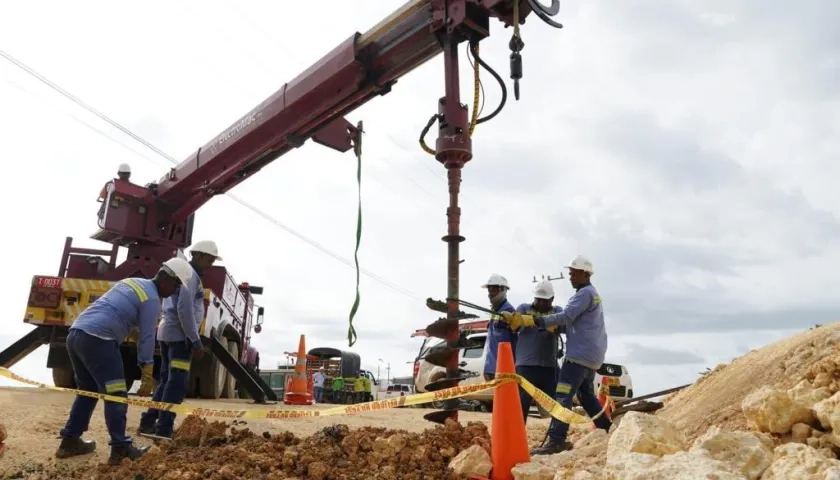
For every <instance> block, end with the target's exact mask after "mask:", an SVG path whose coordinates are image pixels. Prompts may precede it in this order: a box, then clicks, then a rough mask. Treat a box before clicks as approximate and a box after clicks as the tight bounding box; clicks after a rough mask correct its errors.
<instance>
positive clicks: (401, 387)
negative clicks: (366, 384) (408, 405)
mask: <svg viewBox="0 0 840 480" xmlns="http://www.w3.org/2000/svg"><path fill="white" fill-rule="evenodd" d="M413 394H414V385H409V384H406V383H398V384H395V385H388V388H386V389H385V391H384V392H379V398H377V400H388V399H391V398H398V397H406V396H408V395H413Z"/></svg>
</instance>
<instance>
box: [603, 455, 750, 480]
mask: <svg viewBox="0 0 840 480" xmlns="http://www.w3.org/2000/svg"><path fill="white" fill-rule="evenodd" d="M642 455H643V454H635V455H634V454H629V455H626V456H625V459H626V462H625V464H624V465H622V466H621V467H619V466H618V464H612V465H609V464H608V465H607V467H606V468H605V469H604V479H605V480H700V479H708V480H744V476H743V475H740V474H738V473H735V472H734V471H733V470H732V468H731V467H730V466H729V465H727V464H726V463H724V462H721V461H719V460H715V459H713V458H711V457H709V456H708V455H707V454H705V453H704V452H701V451H697V452H678V453H675V454H672V455H665V456H664V457H662V458H657V457H655V456H653V455H647V456H642ZM645 457H650V458H645ZM649 462H652V463H649Z"/></svg>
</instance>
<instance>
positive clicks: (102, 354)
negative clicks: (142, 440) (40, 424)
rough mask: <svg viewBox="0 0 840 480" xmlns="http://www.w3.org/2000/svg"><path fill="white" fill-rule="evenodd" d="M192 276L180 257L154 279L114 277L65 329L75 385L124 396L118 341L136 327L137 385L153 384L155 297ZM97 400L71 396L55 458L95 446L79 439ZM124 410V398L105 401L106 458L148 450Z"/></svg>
mask: <svg viewBox="0 0 840 480" xmlns="http://www.w3.org/2000/svg"><path fill="white" fill-rule="evenodd" d="M192 275H193V270H192V268H190V265H189V264H188V263H187V262H186V261H185V260H183V259H180V258H173V259H170V260H167V261H166V262H164V263H163V265H162V266H161V268H160V270H159V271H158V272H157V275H155V278H154V279H152V280H147V279H145V278H127V279H125V280H122V281H120V282H117V283H116V284H115V285H114V286H113V287H111V289H110V290H108V291H107V292H106V293H105V294H104V295H102V296H101V297H99V298H98V299H97V300H96V301H95V302H93V304H92V305H90V306H89V307H87V308H86V309H85V310H83V311H82V313H81V314H79V316H78V317H77V318H76V320H75V321H74V322H73V324H72V325H71V326H70V332H69V333H68V334H67V353H68V355H69V357H70V364H71V365H72V366H73V374H74V377H75V379H76V385H77V388H78V389H79V390H84V391H87V392H97V393H104V394H108V395H113V396H117V397H123V398H127V397H128V389H127V388H126V387H127V386H126V381H125V373H124V372H125V370H124V368H123V359H122V355H121V354H120V343H121V342H122V341H123V340H124V339H125V338H126V337H127V336H128V334H129V332H131V330H133V329H134V328H137V329H139V332H140V333H139V336H138V345H137V360H138V362H139V364H140V369H141V371H142V379H141V386H140V388H147V389H148V388H150V386H151V384H152V383H154V378H152V369H153V367H154V351H155V327H156V324H157V320H158V318H159V317H160V312H161V305H160V300H161V298H168V297H169V296H171V295H172V294H174V293H175V291H176V290H177V289H178V288H179V286H180V285H183V284H189V282H190V280H191V279H192ZM96 402H97V399H96V398H91V397H83V396H77V397H76V399H75V401H74V402H73V406H72V408H71V409H70V416H69V418H68V419H67V423H66V425H65V426H64V429H62V430H61V433H60V435H61V444H60V445H59V447H58V450H57V451H56V453H55V456H56V457H58V458H68V457H72V456H76V455H85V454H88V453H92V452H93V451H94V450H96V442H95V441H85V440H82V438H81V437H82V433H84V432H85V431H87V429H88V426H89V424H90V417H91V415H92V414H93V410H94V408H96ZM127 411H128V405H127V404H125V403H115V402H109V401H106V402H105V424H106V426H107V427H108V433H109V434H110V437H111V440H110V442H109V443H110V445H111V455H110V457H109V459H108V462H109V463H111V464H114V465H116V464H119V463H120V462H121V461H122V460H123V459H124V458H130V459H132V460H135V459H137V458H138V457H140V456H141V455H143V454H144V453H145V452H146V450H148V447H136V446H135V445H134V442H133V441H132V438H131V437H129V436H127V435H126V433H125V424H126V412H127Z"/></svg>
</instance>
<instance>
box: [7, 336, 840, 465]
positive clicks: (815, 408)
mask: <svg viewBox="0 0 840 480" xmlns="http://www.w3.org/2000/svg"><path fill="white" fill-rule="evenodd" d="M20 390H22V389H16V390H0V405H3V408H2V409H1V410H0V423H5V424H6V427H7V430H8V436H9V438H8V439H7V441H6V444H7V445H8V449H7V451H6V453H5V455H4V456H3V457H2V458H0V476H2V478H35V479H37V478H40V479H58V478H76V479H95V478H101V479H120V480H123V479H149V480H150V479H204V478H208V479H228V478H229V479H234V478H236V479H250V478H254V479H307V478H311V479H321V480H352V479H405V480H408V479H429V480H442V479H456V478H466V477H467V476H468V475H469V474H470V473H478V474H487V471H488V470H489V468H490V460H489V446H490V439H489V434H488V431H487V428H488V426H489V421H490V415H488V414H480V413H463V414H462V415H461V425H460V426H459V425H456V424H449V425H446V426H439V427H435V428H429V426H430V424H429V423H428V422H425V421H424V420H423V419H422V414H423V413H424V412H423V410H418V409H398V410H390V411H386V412H376V413H365V414H362V415H355V416H342V417H331V418H330V417H324V418H315V419H306V420H288V421H282V422H280V421H274V422H253V421H251V422H249V424H248V425H247V426H246V427H241V426H234V427H231V426H229V425H225V424H222V423H218V422H210V423H208V422H206V421H204V420H202V419H198V418H190V419H189V420H187V421H184V422H183V423H182V425H181V427H180V429H179V431H178V435H177V439H176V441H175V442H172V443H171V444H167V445H162V446H160V447H155V448H154V449H153V452H151V453H150V454H148V455H147V456H146V457H144V458H143V459H141V460H140V461H138V462H135V463H128V462H126V463H125V464H124V465H122V466H121V467H107V466H104V465H101V462H102V461H103V460H104V458H105V456H104V455H105V452H106V451H107V447H101V448H100V450H101V451H100V453H99V456H96V457H92V458H88V459H74V460H72V461H63V462H56V461H54V460H52V459H51V458H50V457H51V454H52V451H53V450H54V448H55V446H56V444H57V440H56V439H55V434H56V431H57V428H59V427H60V423H61V422H63V419H64V416H65V415H66V412H67V407H68V405H69V400H68V399H67V398H66V397H67V396H66V395H63V394H60V393H49V392H20ZM36 397H37V400H36ZM197 403H198V402H197ZM208 403H211V404H213V405H216V406H217V408H224V407H223V406H219V402H208ZM7 406H11V407H12V409H11V410H9V409H7ZM312 408H317V407H312ZM135 410H136V409H135ZM138 414H139V412H134V411H132V412H131V413H130V415H131V416H132V417H133V418H130V422H129V423H130V424H136V415H138ZM94 417H95V419H94V423H95V425H94V426H93V427H92V431H91V432H90V433H91V434H92V435H93V436H94V437H95V438H97V439H98V440H100V442H103V443H104V441H105V438H106V436H105V434H104V425H102V421H101V410H97V413H95V414H94ZM132 422H134V423H132ZM546 426H547V422H546V421H545V420H538V419H530V420H529V422H528V434H529V439H530V441H531V443H532V445H534V444H538V443H539V442H540V441H541V440H542V437H543V435H544V432H545V428H546ZM385 427H387V428H388V429H386V428H385ZM249 429H250V430H249ZM292 432H294V433H292ZM835 432H838V433H837V434H835ZM570 438H571V439H572V440H573V441H574V442H575V449H574V450H572V451H570V452H565V453H561V454H558V455H552V456H546V457H534V458H532V461H531V462H530V463H526V464H521V465H518V466H517V467H516V468H515V469H514V476H515V478H516V479H517V480H592V479H605V480H642V479H644V480H658V479H663V480H664V479H669V480H671V479H717V480H734V479H748V480H758V479H762V480H781V479H802V480H840V460H838V459H837V455H838V453H840V323H838V324H831V325H825V326H822V327H819V328H816V329H812V330H809V331H807V332H803V333H802V334H800V335H797V336H795V337H791V338H789V339H785V340H783V341H780V342H777V343H774V344H771V345H768V346H766V347H764V348H762V349H759V350H754V351H752V352H750V353H748V354H746V355H744V356H742V357H740V358H738V359H736V360H735V361H733V362H732V363H731V364H729V365H720V366H718V367H717V368H716V369H714V370H713V371H712V372H711V373H709V374H707V375H706V376H704V377H702V378H701V379H699V380H698V381H697V382H696V383H695V384H694V385H692V386H691V387H688V388H687V389H685V390H683V391H681V392H678V393H676V394H673V395H671V396H670V397H668V398H666V399H665V407H664V408H663V409H662V410H660V411H659V412H657V413H656V414H643V413H636V412H630V413H628V414H626V415H624V416H622V417H621V418H619V419H616V425H615V426H614V427H613V429H612V431H611V432H610V433H606V432H603V431H590V430H588V429H587V428H585V427H584V428H576V429H574V430H573V431H572V433H571V435H570ZM3 475H5V476H3Z"/></svg>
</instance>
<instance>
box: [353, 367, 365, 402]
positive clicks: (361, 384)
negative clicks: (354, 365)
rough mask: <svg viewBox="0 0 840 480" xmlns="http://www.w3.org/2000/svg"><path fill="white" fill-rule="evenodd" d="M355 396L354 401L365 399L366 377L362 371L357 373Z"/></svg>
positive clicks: (354, 385) (354, 387)
mask: <svg viewBox="0 0 840 480" xmlns="http://www.w3.org/2000/svg"><path fill="white" fill-rule="evenodd" d="M353 398H354V400H353V403H359V402H364V401H365V400H364V399H365V377H363V376H362V372H357V373H356V379H355V381H354V382H353Z"/></svg>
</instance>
